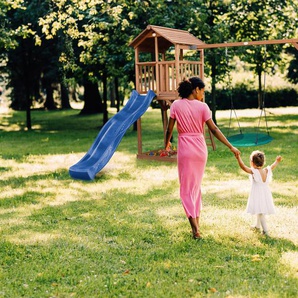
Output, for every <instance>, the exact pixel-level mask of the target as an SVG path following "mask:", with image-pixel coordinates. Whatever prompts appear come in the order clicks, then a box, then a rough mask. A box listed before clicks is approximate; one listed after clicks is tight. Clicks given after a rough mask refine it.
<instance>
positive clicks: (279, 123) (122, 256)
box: [0, 0, 298, 297]
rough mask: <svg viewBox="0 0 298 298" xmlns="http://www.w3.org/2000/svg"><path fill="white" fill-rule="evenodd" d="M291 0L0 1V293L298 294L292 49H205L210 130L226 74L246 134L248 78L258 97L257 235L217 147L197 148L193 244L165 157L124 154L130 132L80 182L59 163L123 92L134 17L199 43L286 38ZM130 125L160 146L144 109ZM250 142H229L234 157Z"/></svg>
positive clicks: (67, 162)
mask: <svg viewBox="0 0 298 298" xmlns="http://www.w3.org/2000/svg"><path fill="white" fill-rule="evenodd" d="M297 6H298V5H297V1H272V0H271V1H269V0H267V1H262V2H258V1H192V2H191V1H190V2H187V3H186V2H185V1H100V0H93V1H91V0H90V1H86V0H84V1H58V0H57V1H43V2H40V1H35V0H33V1H13V2H11V1H4V0H0V7H1V10H0V14H1V19H2V26H1V29H0V30H1V38H0V47H1V59H2V63H1V76H2V81H1V83H0V85H1V87H2V88H3V89H4V94H3V95H2V96H1V98H2V102H1V108H0V109H1V113H0V146H1V151H0V161H1V166H0V174H1V178H0V187H1V194H0V207H1V208H0V223H1V224H0V234H1V238H0V248H1V249H0V254H1V256H0V260H1V261H0V266H1V267H0V277H1V279H0V297H296V296H297V292H298V281H297V277H298V276H297V272H298V263H297V259H298V253H297V242H298V231H297V226H298V225H297V193H298V191H297V190H298V185H297V167H296V163H297V162H296V161H297V158H298V156H297V154H298V150H297V143H298V142H297V125H298V112H297V73H298V72H297V50H296V51H295V49H294V47H292V46H290V45H285V46H267V47H266V49H265V48H264V47H253V48H247V49H239V50H237V51H236V50H233V51H232V50H231V51H229V52H228V55H227V54H226V51H225V49H223V50H210V51H209V50H208V51H206V61H205V62H206V68H205V72H206V73H205V74H206V78H205V81H206V84H207V88H206V89H207V92H206V93H207V94H206V99H207V103H208V104H209V105H210V107H211V109H213V110H214V109H218V111H217V112H216V120H217V123H218V125H219V127H220V128H221V129H222V131H223V132H224V133H227V128H228V126H229V120H230V119H229V116H230V111H229V110H228V109H229V102H230V101H229V98H227V99H224V96H225V92H227V89H229V88H228V87H230V86H231V85H230V84H231V83H232V88H231V89H232V91H233V90H239V89H238V88H240V91H238V93H237V94H249V95H248V96H245V97H240V96H239V95H237V94H236V93H233V98H234V101H235V104H239V105H240V106H238V108H241V110H237V114H238V115H239V117H240V120H241V125H242V128H243V130H245V131H250V130H251V129H253V128H254V127H255V126H256V124H257V118H258V115H259V114H260V110H259V109H258V100H257V93H258V92H259V91H260V90H259V88H260V87H261V88H262V89H261V91H262V94H265V96H266V111H267V120H268V126H269V132H270V135H271V136H272V137H273V141H272V142H271V143H269V144H267V145H263V146H259V147H258V149H261V150H264V151H265V153H266V156H267V162H268V163H271V162H272V161H273V160H274V158H275V156H276V155H278V154H281V155H282V156H283V157H284V160H283V162H282V163H281V164H280V166H279V167H278V168H277V169H276V171H275V172H274V181H273V184H272V192H273V195H274V198H275V204H276V206H277V213H276V214H275V215H272V216H270V217H268V225H269V228H270V234H271V237H270V238H264V237H262V236H261V235H258V234H255V233H253V232H252V231H251V230H250V229H249V226H250V224H251V223H252V218H251V217H250V216H248V215H247V214H245V211H244V210H245V206H246V200H247V194H248V191H249V181H248V177H247V175H246V174H245V173H242V172H241V171H240V169H239V168H238V166H237V164H236V160H235V159H234V157H233V156H232V155H231V153H230V152H228V151H227V150H226V148H224V147H223V146H222V145H221V144H219V143H218V142H217V143H216V150H215V151H213V150H211V148H209V160H208V164H207V170H206V175H205V177H204V183H203V200H204V209H203V213H202V221H201V225H202V235H203V240H202V241H199V242H196V241H193V239H192V238H191V234H190V231H188V229H189V227H188V222H187V221H186V219H185V216H184V213H183V212H182V211H183V210H182V206H181V203H180V201H179V185H178V180H177V169H176V164H175V163H163V162H151V161H146V160H137V159H136V153H137V132H136V131H135V128H134V127H131V128H130V129H129V130H128V131H127V133H126V134H125V136H124V138H123V140H122V142H121V143H120V145H119V147H118V149H117V151H116V153H115V154H114V156H113V157H112V159H111V161H110V162H109V163H108V164H107V166H106V167H105V168H104V170H103V171H102V172H100V173H99V174H98V175H97V177H96V179H95V180H94V181H92V182H84V181H78V180H73V179H71V177H70V176H69V173H68V168H69V166H71V165H73V164H74V163H76V162H77V161H78V160H79V159H80V158H81V157H82V156H83V155H84V154H85V153H86V151H87V150H88V148H89V147H90V145H91V144H92V142H93V140H94V139H95V137H96V135H97V134H98V131H99V130H100V128H101V127H102V125H104V123H105V122H106V121H107V120H108V119H109V118H111V117H112V116H113V115H115V114H116V113H117V112H118V111H119V109H121V107H122V103H125V100H126V99H127V98H128V97H129V95H130V93H131V90H132V89H133V88H134V57H133V49H131V48H129V46H128V44H129V42H130V41H131V40H132V39H133V38H135V37H136V36H137V35H138V34H139V33H140V32H141V31H142V30H143V29H144V28H146V26H147V25H148V24H154V25H160V26H166V27H172V28H176V29H183V30H189V31H190V32H191V33H192V34H193V35H195V36H196V37H198V38H200V39H201V40H202V41H204V42H206V43H215V42H224V41H239V40H267V39H277V38H278V39H282V38H297V26H295V24H296V20H297ZM265 53H266V54H265ZM227 58H228V59H227ZM264 58H266V59H264ZM214 67H215V68H214ZM258 67H261V68H258ZM260 69H261V75H260V72H259V73H258V71H257V70H260ZM264 75H265V76H264ZM259 78H261V82H262V83H261V85H260V84H259ZM264 78H266V85H264V83H263V80H264ZM213 84H215V85H213ZM211 86H213V87H214V86H215V89H214V88H213V89H212V87H211ZM264 89H265V90H264ZM229 91H231V90H229ZM271 94H273V95H272V96H274V98H275V99H276V100H274V101H272V100H269V99H270V96H271ZM285 94H286V95H285ZM289 94H290V95H289ZM229 95H230V93H229ZM248 97H249V100H248ZM214 100H215V102H214ZM214 103H215V104H214ZM272 103H274V105H273V106H270V105H271V104H272ZM221 105H225V107H222V106H221ZM243 105H244V106H243ZM222 109H226V110H222ZM28 114H30V118H29V117H28ZM29 120H30V121H29ZM262 125H263V127H264V123H263V124H262ZM143 129H144V132H143V134H144V137H143V143H144V147H145V149H148V150H151V149H156V148H158V147H160V148H162V147H163V130H162V122H161V115H160V111H159V109H158V108H157V109H156V108H155V107H150V108H149V109H148V111H147V112H146V113H145V114H144V116H143ZM237 130H238V127H237V124H236V122H235V121H233V127H232V132H234V133H236V132H237ZM253 149H255V147H243V148H240V150H241V152H242V157H243V159H244V160H246V161H248V158H249V154H250V152H251V151H252V150H253Z"/></svg>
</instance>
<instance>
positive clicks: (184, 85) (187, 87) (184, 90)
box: [177, 79, 193, 98]
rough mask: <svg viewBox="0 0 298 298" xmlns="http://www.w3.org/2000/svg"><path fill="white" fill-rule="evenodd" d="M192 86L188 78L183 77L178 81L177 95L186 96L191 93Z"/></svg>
mask: <svg viewBox="0 0 298 298" xmlns="http://www.w3.org/2000/svg"><path fill="white" fill-rule="evenodd" d="M192 90H193V87H192V84H191V82H190V81H189V80H186V79H184V80H183V81H182V82H180V83H179V87H178V89H177V91H178V93H179V96H180V97H182V98H187V97H188V96H189V95H190V94H191V93H192Z"/></svg>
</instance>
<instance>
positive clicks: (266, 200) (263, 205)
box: [246, 166, 275, 214]
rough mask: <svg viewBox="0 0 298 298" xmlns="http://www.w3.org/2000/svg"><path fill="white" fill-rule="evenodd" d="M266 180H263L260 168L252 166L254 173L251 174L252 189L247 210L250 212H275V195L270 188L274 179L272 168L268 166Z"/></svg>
mask: <svg viewBox="0 0 298 298" xmlns="http://www.w3.org/2000/svg"><path fill="white" fill-rule="evenodd" d="M266 169H267V171H268V172H267V177H266V181H265V182H263V180H262V177H261V174H260V172H259V170H258V169H255V168H253V167H252V168H251V170H252V172H253V174H251V175H250V177H249V178H250V180H251V191H250V194H249V197H248V202H247V207H246V212H247V213H250V214H274V213H275V208H274V203H273V197H272V193H271V190H270V188H269V183H270V181H271V180H272V170H271V167H270V166H267V168H266Z"/></svg>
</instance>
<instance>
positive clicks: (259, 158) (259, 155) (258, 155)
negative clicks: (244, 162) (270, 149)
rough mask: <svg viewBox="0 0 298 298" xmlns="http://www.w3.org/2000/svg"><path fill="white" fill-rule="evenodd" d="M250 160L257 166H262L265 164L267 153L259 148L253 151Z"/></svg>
mask: <svg viewBox="0 0 298 298" xmlns="http://www.w3.org/2000/svg"><path fill="white" fill-rule="evenodd" d="M250 160H251V161H252V162H253V164H254V165H256V166H257V167H262V166H263V165H264V164H265V153H264V152H262V151H259V150H256V151H253V152H252V153H251V155H250Z"/></svg>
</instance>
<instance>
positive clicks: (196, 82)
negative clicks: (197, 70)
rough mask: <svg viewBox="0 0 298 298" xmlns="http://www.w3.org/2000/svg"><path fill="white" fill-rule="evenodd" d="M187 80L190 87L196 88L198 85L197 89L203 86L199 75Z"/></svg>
mask: <svg viewBox="0 0 298 298" xmlns="http://www.w3.org/2000/svg"><path fill="white" fill-rule="evenodd" d="M189 81H190V82H191V84H192V89H196V88H197V87H199V89H203V88H205V84H204V82H203V81H202V80H201V79H200V78H199V77H192V78H190V79H189Z"/></svg>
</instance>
